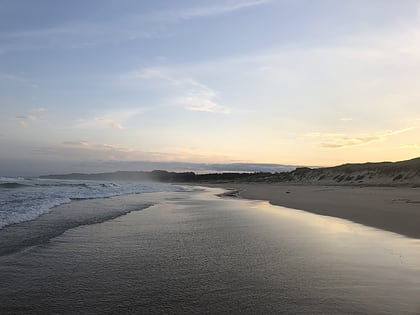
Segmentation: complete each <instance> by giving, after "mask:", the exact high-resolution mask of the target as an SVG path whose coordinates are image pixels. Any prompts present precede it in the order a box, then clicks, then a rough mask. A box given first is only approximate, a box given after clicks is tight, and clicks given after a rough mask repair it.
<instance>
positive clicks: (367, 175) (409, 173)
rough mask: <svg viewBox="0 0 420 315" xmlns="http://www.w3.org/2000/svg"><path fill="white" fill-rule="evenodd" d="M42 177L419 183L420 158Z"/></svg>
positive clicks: (341, 183)
mask: <svg viewBox="0 0 420 315" xmlns="http://www.w3.org/2000/svg"><path fill="white" fill-rule="evenodd" d="M41 178H45V179H47V178H49V179H75V180H127V181H147V180H152V181H159V182H167V183H212V182H214V183H217V182H268V183H290V184H315V185H316V184H318V185H419V184H420V158H415V159H412V160H407V161H401V162H380V163H349V164H343V165H339V166H334V167H323V168H309V167H298V168H296V169H294V170H292V171H289V172H276V173H270V172H254V173H249V172H248V173H233V172H224V173H209V174H196V173H194V172H169V171H165V170H154V171H151V172H145V171H117V172H110V173H97V174H82V173H72V174H64V175H46V176H41Z"/></svg>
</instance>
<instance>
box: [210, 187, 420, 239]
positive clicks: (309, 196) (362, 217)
mask: <svg viewBox="0 0 420 315" xmlns="http://www.w3.org/2000/svg"><path fill="white" fill-rule="evenodd" d="M209 186H212V187H215V186H216V187H222V188H227V189H234V190H236V191H237V192H238V195H239V196H240V197H243V198H247V199H256V200H267V201H269V202H270V203H271V204H273V205H279V206H285V207H288V208H293V209H300V210H305V211H308V212H312V213H317V214H321V215H327V216H333V217H337V218H343V219H347V220H351V221H353V222H356V223H360V224H364V225H367V226H371V227H375V228H379V229H383V230H386V231H390V232H394V233H398V234H401V235H404V236H408V237H412V238H420V228H419V223H420V188H408V187H407V188H406V187H354V186H352V187H348V186H347V187H346V186H287V185H278V184H260V183H255V184H254V183H250V184H233V183H232V184H217V185H209Z"/></svg>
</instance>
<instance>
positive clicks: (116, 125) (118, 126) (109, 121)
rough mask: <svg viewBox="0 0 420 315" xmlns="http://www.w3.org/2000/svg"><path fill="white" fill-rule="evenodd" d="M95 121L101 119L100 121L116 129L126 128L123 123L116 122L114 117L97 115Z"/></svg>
mask: <svg viewBox="0 0 420 315" xmlns="http://www.w3.org/2000/svg"><path fill="white" fill-rule="evenodd" d="M94 119H95V121H99V122H100V123H103V124H106V125H109V126H111V127H113V128H115V129H124V126H123V125H122V124H121V123H118V122H115V121H113V120H112V119H108V118H105V117H95V118H94Z"/></svg>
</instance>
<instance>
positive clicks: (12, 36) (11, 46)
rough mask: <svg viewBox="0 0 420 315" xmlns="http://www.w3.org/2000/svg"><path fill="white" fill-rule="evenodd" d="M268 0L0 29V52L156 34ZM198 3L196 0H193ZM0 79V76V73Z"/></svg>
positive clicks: (221, 3)
mask: <svg viewBox="0 0 420 315" xmlns="http://www.w3.org/2000/svg"><path fill="white" fill-rule="evenodd" d="M269 2H272V0H247V1H244V0H242V1H228V2H225V1H223V2H219V3H218V4H214V5H210V6H197V7H185V8H181V9H178V10H173V9H172V10H170V11H169V10H165V9H162V10H160V11H156V12H149V13H148V14H147V15H145V14H133V13H132V11H136V10H138V8H136V7H135V6H134V7H133V8H132V10H131V11H129V12H128V13H127V12H124V13H123V14H121V15H119V16H116V17H115V18H114V19H107V20H106V21H105V22H103V21H93V22H90V21H89V22H84V21H81V22H80V20H79V21H77V22H76V23H71V24H61V25H56V26H53V27H49V28H40V29H26V30H19V31H9V32H0V44H1V46H2V47H1V49H0V54H1V53H4V52H6V51H11V50H32V49H45V48H51V47H67V48H84V47H91V46H95V45H98V44H103V43H118V42H121V41H132V40H139V39H147V38H151V37H154V36H155V37H156V36H159V35H160V34H162V33H164V32H166V31H167V30H168V28H169V26H170V25H172V24H174V23H179V22H182V21H183V20H189V19H193V18H199V17H210V16H216V15H220V14H227V13H230V12H234V11H238V10H241V9H246V8H250V7H255V6H260V5H264V4H267V3H269ZM196 3H199V2H196ZM0 79H1V77H0Z"/></svg>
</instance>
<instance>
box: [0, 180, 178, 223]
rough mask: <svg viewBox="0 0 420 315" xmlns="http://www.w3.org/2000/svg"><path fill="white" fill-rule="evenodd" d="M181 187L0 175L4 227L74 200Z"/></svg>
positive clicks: (0, 199) (172, 189)
mask: <svg viewBox="0 0 420 315" xmlns="http://www.w3.org/2000/svg"><path fill="white" fill-rule="evenodd" d="M179 190H184V188H183V187H181V186H174V185H169V184H161V183H139V182H105V181H75V180H45V179H24V178H8V177H0V229H1V228H4V227H5V226H7V225H10V224H15V223H20V222H24V221H29V220H33V219H35V218H37V217H39V216H40V215H42V214H44V213H46V212H48V211H50V210H51V209H52V208H53V207H55V206H58V205H61V204H64V203H68V202H71V200H76V199H95V198H107V197H112V196H118V195H125V194H138V193H149V192H162V191H179Z"/></svg>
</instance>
